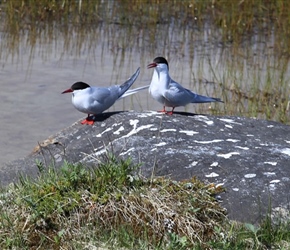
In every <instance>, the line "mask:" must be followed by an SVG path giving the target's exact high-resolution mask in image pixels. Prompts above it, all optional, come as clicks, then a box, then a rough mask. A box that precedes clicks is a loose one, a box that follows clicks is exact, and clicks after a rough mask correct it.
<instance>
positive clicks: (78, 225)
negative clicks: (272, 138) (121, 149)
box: [0, 154, 290, 250]
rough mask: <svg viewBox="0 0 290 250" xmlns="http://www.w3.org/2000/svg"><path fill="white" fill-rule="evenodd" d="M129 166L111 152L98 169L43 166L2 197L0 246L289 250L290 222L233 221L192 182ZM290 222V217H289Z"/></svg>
mask: <svg viewBox="0 0 290 250" xmlns="http://www.w3.org/2000/svg"><path fill="white" fill-rule="evenodd" d="M137 172H138V166H134V165H133V164H132V163H131V161H130V160H129V159H128V160H122V159H118V158H116V157H115V156H113V155H110V154H107V156H106V157H104V158H103V159H102V160H101V161H100V162H99V164H98V166H94V167H90V168H87V167H85V166H83V165H80V164H77V165H73V164H69V163H65V164H64V165H63V167H62V168H61V169H60V170H56V169H54V168H52V167H49V168H44V167H43V166H41V165H39V176H38V178H37V179H34V180H33V179H29V178H25V177H21V178H20V180H19V182H18V183H17V184H14V185H11V186H9V187H6V188H3V189H2V190H1V193H0V201H1V202H0V248H1V249H92V248H93V247H100V249H172V250H173V249H269V248H271V247H272V249H288V248H289V246H290V245H289V244H290V230H289V229H290V228H289V221H285V220H281V221H278V222H277V221H276V222H275V223H274V222H273V221H272V219H271V218H270V217H269V218H266V220H265V222H264V223H262V224H261V225H259V226H254V225H251V224H241V223H238V222H234V221H229V220H228V219H227V218H226V215H225V210H224V209H223V208H222V207H220V206H219V204H218V202H217V201H215V199H214V195H215V194H217V193H219V192H221V191H223V190H222V189H221V188H220V187H219V188H217V187H215V186H214V185H205V184H204V183H202V182H200V181H198V180H197V179H195V178H192V179H190V180H184V181H173V180H171V179H168V178H161V177H159V178H152V179H147V178H144V177H141V176H139V175H138V174H136V173H137ZM288 220H289V218H288ZM287 222H288V224H287Z"/></svg>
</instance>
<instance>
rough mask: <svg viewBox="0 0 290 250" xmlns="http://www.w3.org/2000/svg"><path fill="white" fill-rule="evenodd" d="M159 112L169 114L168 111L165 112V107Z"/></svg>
mask: <svg viewBox="0 0 290 250" xmlns="http://www.w3.org/2000/svg"><path fill="white" fill-rule="evenodd" d="M157 112H161V113H165V114H166V113H167V111H166V110H165V106H163V110H159V111H157Z"/></svg>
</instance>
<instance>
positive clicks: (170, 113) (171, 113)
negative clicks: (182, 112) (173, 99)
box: [166, 107, 175, 115]
mask: <svg viewBox="0 0 290 250" xmlns="http://www.w3.org/2000/svg"><path fill="white" fill-rule="evenodd" d="M174 109H175V107H173V108H172V110H171V111H169V112H166V115H173V111H174Z"/></svg>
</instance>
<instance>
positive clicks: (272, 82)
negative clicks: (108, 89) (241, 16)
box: [0, 9, 290, 164]
mask: <svg viewBox="0 0 290 250" xmlns="http://www.w3.org/2000/svg"><path fill="white" fill-rule="evenodd" d="M111 11H114V10H112V9H111ZM33 32H35V33H33ZM222 37H223V33H222V30H219V29H217V28H216V27H215V26H213V25H212V24H211V23H210V21H209V20H205V21H204V23H203V25H202V26H197V25H194V24H192V23H190V22H189V23H188V25H184V22H182V21H180V19H178V18H177V19H176V18H172V19H171V21H170V22H160V23H158V24H156V23H153V24H152V23H151V24H148V25H144V24H138V25H122V24H120V23H119V22H118V21H114V22H105V21H103V22H99V23H97V24H92V25H91V26H86V27H77V26H73V25H66V26H58V25H57V24H56V23H54V22H52V23H49V24H48V25H44V26H42V27H40V28H39V27H36V28H35V30H33V28H31V27H30V30H26V31H25V30H24V31H23V32H19V33H17V34H14V33H6V32H2V33H1V37H0V39H1V40H0V42H1V48H0V51H1V52H0V53H1V54H0V56H1V57H0V60H1V92H0V99H1V110H0V116H1V121H0V123H1V131H0V137H1V142H0V148H1V151H0V153H1V156H2V157H1V159H0V163H1V164H2V163H3V162H6V161H9V160H13V159H15V158H18V157H22V156H25V155H27V154H28V153H30V152H31V151H32V148H33V147H34V146H35V145H36V144H37V142H38V141H41V140H43V139H45V138H47V137H48V136H49V135H51V134H54V133H56V132H57V131H59V130H61V129H63V128H65V127H67V126H69V125H70V124H72V123H73V122H75V121H76V120H77V119H80V118H83V117H84V115H83V114H81V113H79V112H77V111H76V110H75V109H74V108H73V106H72V104H71V98H70V96H63V95H61V94H60V93H61V91H62V90H63V89H66V88H68V87H70V86H71V84H72V83H73V82H76V81H84V82H87V83H88V84H90V85H92V86H94V85H97V86H108V85H112V84H115V83H117V84H119V83H122V82H123V81H124V80H125V79H127V78H128V77H129V76H130V75H132V73H133V72H134V71H135V70H136V68H137V67H139V66H140V67H141V74H140V76H139V78H138V79H137V81H136V82H135V83H134V86H135V87H138V86H143V85H147V84H149V83H150V80H151V76H152V73H153V72H152V70H148V69H147V68H146V65H147V64H148V63H150V62H151V61H152V60H153V59H154V58H155V57H156V56H164V57H166V58H167V59H168V61H169V64H170V74H171V77H172V78H173V79H176V80H177V81H178V82H180V83H182V85H183V86H184V87H187V88H190V89H192V90H193V91H196V92H198V93H200V94H203V95H209V96H215V97H220V98H221V99H223V100H224V101H225V105H213V104H211V105H209V104H204V105H188V106H187V107H185V108H178V109H177V110H179V111H187V112H197V113H208V114H228V115H247V116H255V117H260V118H268V119H273V120H283V119H284V120H283V121H284V122H286V123H287V122H288V121H289V116H288V114H287V113H285V111H284V108H285V107H286V104H287V97H288V95H289V90H288V89H289V72H290V71H289V60H288V57H287V56H283V54H280V55H277V54H275V51H274V50H273V48H274V47H275V46H276V45H275V42H276V40H275V35H274V33H273V32H271V33H268V32H266V33H265V34H264V33H262V34H261V33H259V34H254V35H253V36H251V37H244V40H243V41H242V42H240V43H239V46H236V45H235V44H234V43H233V42H232V41H231V40H230V39H229V41H228V42H224V40H223V39H222ZM265 105H267V106H265ZM209 107H211V109H209ZM129 109H134V110H139V111H140V110H148V109H152V110H158V109H160V105H159V104H158V103H157V102H155V101H153V100H152V99H151V97H149V96H148V94H147V91H145V92H143V93H140V94H138V95H136V96H134V97H132V98H127V99H126V100H124V101H121V102H119V103H116V104H115V105H114V106H113V107H112V108H111V109H110V111H114V110H129ZM283 112H284V113H283Z"/></svg>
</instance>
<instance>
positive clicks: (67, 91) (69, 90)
mask: <svg viewBox="0 0 290 250" xmlns="http://www.w3.org/2000/svg"><path fill="white" fill-rule="evenodd" d="M70 92H73V90H72V89H67V90H65V91H63V92H62V94H65V93H70Z"/></svg>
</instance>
